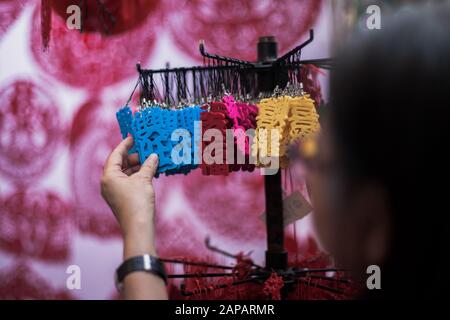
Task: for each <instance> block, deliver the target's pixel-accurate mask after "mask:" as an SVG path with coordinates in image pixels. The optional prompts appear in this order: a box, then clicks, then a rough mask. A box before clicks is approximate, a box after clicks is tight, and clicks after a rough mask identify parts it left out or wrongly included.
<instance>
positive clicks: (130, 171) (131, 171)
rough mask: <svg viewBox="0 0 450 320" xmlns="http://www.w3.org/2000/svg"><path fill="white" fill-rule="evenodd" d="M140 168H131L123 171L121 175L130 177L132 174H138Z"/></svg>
mask: <svg viewBox="0 0 450 320" xmlns="http://www.w3.org/2000/svg"><path fill="white" fill-rule="evenodd" d="M140 168H141V165H136V166H132V167H129V168H126V169H125V170H123V173H125V174H126V175H127V176H131V175H132V174H133V173H135V172H138V171H139V169H140Z"/></svg>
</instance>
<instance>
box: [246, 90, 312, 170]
mask: <svg viewBox="0 0 450 320" xmlns="http://www.w3.org/2000/svg"><path fill="white" fill-rule="evenodd" d="M258 107H259V112H258V116H257V117H256V124H257V125H256V128H257V129H256V132H255V133H256V135H255V138H254V140H253V145H252V156H254V157H255V159H256V160H257V161H256V165H257V166H258V167H268V166H270V163H269V164H268V163H262V162H261V161H260V160H261V159H262V158H264V157H265V158H273V157H277V158H279V165H280V168H282V169H283V168H286V167H287V166H288V164H289V161H288V157H287V149H288V146H289V144H291V143H294V142H298V141H301V140H302V139H304V138H306V137H308V136H309V135H311V134H315V133H317V132H318V131H319V130H320V124H319V116H318V114H317V112H316V108H315V106H314V101H313V100H312V99H311V98H310V97H309V95H302V96H296V97H291V96H281V97H272V98H268V99H262V100H261V101H260V103H259V104H258Z"/></svg>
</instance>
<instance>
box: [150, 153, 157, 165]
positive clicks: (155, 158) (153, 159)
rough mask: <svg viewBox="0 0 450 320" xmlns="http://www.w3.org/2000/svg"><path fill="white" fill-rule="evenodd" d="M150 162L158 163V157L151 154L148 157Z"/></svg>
mask: <svg viewBox="0 0 450 320" xmlns="http://www.w3.org/2000/svg"><path fill="white" fill-rule="evenodd" d="M150 160H151V161H152V163H157V162H158V155H157V154H156V153H152V154H151V155H150Z"/></svg>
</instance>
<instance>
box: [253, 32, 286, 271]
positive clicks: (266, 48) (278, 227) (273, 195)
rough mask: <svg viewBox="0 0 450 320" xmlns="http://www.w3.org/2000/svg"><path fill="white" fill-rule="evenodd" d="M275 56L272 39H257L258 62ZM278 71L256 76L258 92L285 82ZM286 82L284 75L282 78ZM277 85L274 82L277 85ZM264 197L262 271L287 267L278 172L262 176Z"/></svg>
mask: <svg viewBox="0 0 450 320" xmlns="http://www.w3.org/2000/svg"><path fill="white" fill-rule="evenodd" d="M277 55H278V45H277V42H276V40H275V37H272V36H270V37H261V38H259V42H258V62H259V63H261V64H272V63H273V62H274V61H275V60H276V59H277ZM277 71H278V70H273V69H268V71H261V72H260V73H259V74H258V90H259V92H272V91H273V89H275V86H276V85H277V84H281V85H283V83H280V81H281V82H285V81H287V80H284V78H285V77H283V75H279V74H275V72H277ZM286 79H287V75H286ZM277 82H278V83H277ZM264 188H265V198H266V229H267V251H266V268H268V269H274V270H280V269H286V268H287V265H288V256H287V252H286V251H285V249H284V225H283V195H282V190H281V172H280V170H278V171H277V173H276V174H273V175H266V176H264Z"/></svg>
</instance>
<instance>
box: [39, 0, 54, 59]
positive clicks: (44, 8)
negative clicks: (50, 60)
mask: <svg viewBox="0 0 450 320" xmlns="http://www.w3.org/2000/svg"><path fill="white" fill-rule="evenodd" d="M51 31H52V8H51V0H42V1H41V37H42V46H43V49H44V51H46V50H47V49H48V46H49V43H50V37H51Z"/></svg>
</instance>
